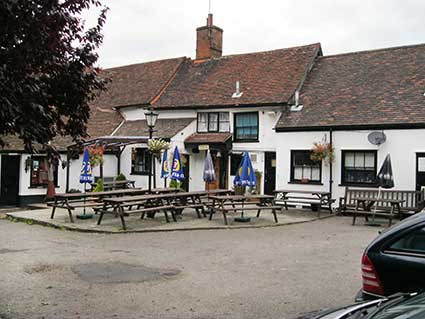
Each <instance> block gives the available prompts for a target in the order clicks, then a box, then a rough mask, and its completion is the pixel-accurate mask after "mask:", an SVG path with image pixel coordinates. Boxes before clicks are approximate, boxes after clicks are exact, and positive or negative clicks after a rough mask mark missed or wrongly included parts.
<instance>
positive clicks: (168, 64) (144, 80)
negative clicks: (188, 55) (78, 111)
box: [93, 58, 185, 108]
mask: <svg viewBox="0 0 425 319" xmlns="http://www.w3.org/2000/svg"><path fill="white" fill-rule="evenodd" d="M184 60H185V58H175V59H168V60H159V61H153V62H147V63H140V64H132V65H126V66H121V67H116V68H111V69H105V70H103V71H102V73H101V75H102V76H104V77H105V78H109V79H110V80H111V82H110V83H109V84H108V90H107V91H105V92H102V93H101V94H100V96H99V97H98V98H97V99H96V101H94V103H93V105H94V106H97V107H101V108H113V107H121V106H130V105H147V104H149V103H150V102H151V101H152V100H154V99H155V98H156V97H157V95H158V94H160V93H161V92H162V90H163V89H164V88H165V87H166V86H167V84H168V83H169V81H170V80H171V79H172V78H173V76H174V74H175V73H176V71H177V70H178V68H179V66H180V65H181V63H182V62H183V61H184Z"/></svg>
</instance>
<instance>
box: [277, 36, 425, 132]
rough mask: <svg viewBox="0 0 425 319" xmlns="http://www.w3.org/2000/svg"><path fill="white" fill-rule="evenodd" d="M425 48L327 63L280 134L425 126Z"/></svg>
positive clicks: (339, 57) (281, 126)
mask: <svg viewBox="0 0 425 319" xmlns="http://www.w3.org/2000/svg"><path fill="white" fill-rule="evenodd" d="M424 92H425V44H422V45H414V46H406V47H398V48H389V49H381V50H374V51H364V52H357V53H348V54H341V55H334V56H327V57H321V58H319V59H318V60H317V62H316V64H315V66H314V68H313V69H312V71H311V72H310V74H309V76H308V77H307V81H306V82H305V85H304V88H303V90H302V92H301V95H300V104H303V109H302V110H301V111H300V112H289V111H288V112H285V113H284V114H283V115H282V116H281V118H280V120H279V122H278V124H277V126H276V129H277V130H293V129H307V128H310V129H311V128H319V127H321V126H323V127H326V126H328V127H330V126H334V127H340V126H342V127H346V126H370V127H373V126H375V125H376V126H380V125H381V126H382V125H386V126H397V125H403V124H404V125H406V124H408V125H412V126H413V125H415V124H425V96H424Z"/></svg>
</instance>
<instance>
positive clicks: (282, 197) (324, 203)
mask: <svg viewBox="0 0 425 319" xmlns="http://www.w3.org/2000/svg"><path fill="white" fill-rule="evenodd" d="M274 194H275V202H276V203H279V202H281V203H283V205H284V206H285V209H286V210H288V204H290V205H291V204H293V205H297V204H300V205H310V207H311V209H312V210H316V209H317V216H318V217H320V210H321V208H322V207H325V208H326V209H329V212H330V213H331V214H332V212H333V211H332V204H333V203H334V202H335V199H332V195H331V193H330V192H327V191H317V190H310V191H307V190H293V189H292V190H288V189H280V190H275V191H274Z"/></svg>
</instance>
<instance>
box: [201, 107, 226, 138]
mask: <svg viewBox="0 0 425 319" xmlns="http://www.w3.org/2000/svg"><path fill="white" fill-rule="evenodd" d="M218 132H220V133H225V132H230V121H229V113H228V112H209V113H207V112H205V113H198V133H218Z"/></svg>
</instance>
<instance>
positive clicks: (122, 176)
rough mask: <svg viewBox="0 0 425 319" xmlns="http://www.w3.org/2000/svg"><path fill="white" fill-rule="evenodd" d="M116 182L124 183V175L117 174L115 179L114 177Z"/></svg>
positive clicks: (125, 178)
mask: <svg viewBox="0 0 425 319" xmlns="http://www.w3.org/2000/svg"><path fill="white" fill-rule="evenodd" d="M115 180H116V181H125V180H127V177H125V175H124V174H123V173H120V174H118V176H117V177H115Z"/></svg>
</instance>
